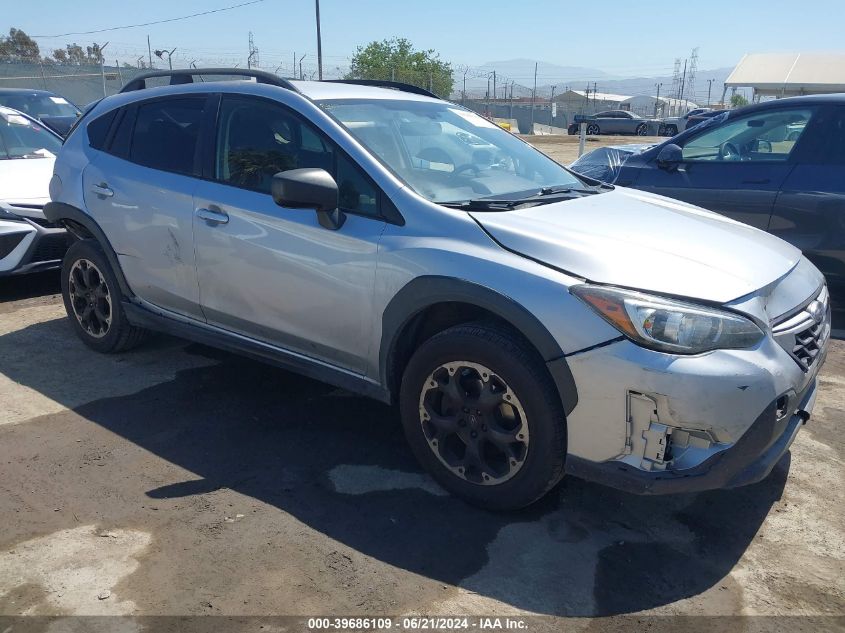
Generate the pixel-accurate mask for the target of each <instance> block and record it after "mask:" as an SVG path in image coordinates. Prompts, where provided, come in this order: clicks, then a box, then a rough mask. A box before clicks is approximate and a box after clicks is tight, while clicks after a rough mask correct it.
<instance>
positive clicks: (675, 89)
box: [669, 57, 681, 108]
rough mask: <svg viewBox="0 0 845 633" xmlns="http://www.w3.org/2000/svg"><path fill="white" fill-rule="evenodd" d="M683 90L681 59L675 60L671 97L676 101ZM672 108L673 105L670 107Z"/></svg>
mask: <svg viewBox="0 0 845 633" xmlns="http://www.w3.org/2000/svg"><path fill="white" fill-rule="evenodd" d="M680 90H681V58H680V57H676V58H675V70H674V72H673V73H672V90H670V91H669V97H670V98H672V99H676V98H677V97H678V93H679V92H680ZM670 108H671V105H670Z"/></svg>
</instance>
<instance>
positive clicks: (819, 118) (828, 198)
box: [573, 95, 845, 297]
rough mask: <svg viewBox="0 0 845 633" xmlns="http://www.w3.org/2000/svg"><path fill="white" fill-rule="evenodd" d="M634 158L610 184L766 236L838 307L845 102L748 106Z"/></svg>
mask: <svg viewBox="0 0 845 633" xmlns="http://www.w3.org/2000/svg"><path fill="white" fill-rule="evenodd" d="M641 149H642V151H639V152H637V151H632V153H631V154H630V155H629V156H628V157H627V158H626V159H625V161H624V163H623V164H622V165H621V166H620V167H619V168H618V169H617V170H616V177H615V179H610V182H613V183H615V184H617V185H623V186H626V187H634V188H636V189H641V190H643V191H648V192H651V193H657V194H661V195H665V196H669V197H672V198H676V199H678V200H683V201H685V202H688V203H691V204H695V205H699V206H701V207H704V208H706V209H710V210H711V211H716V212H718V213H720V214H722V215H726V216H728V217H730V218H732V219H734V220H739V221H740V222H743V223H745V224H749V225H751V226H754V227H756V228H759V229H762V230H766V231H769V232H770V233H772V234H774V235H776V236H778V237H780V238H782V239H784V240H786V241H788V242H790V243H791V244H793V245H794V246H796V247H798V248H800V249H801V250H802V251H803V252H804V254H805V255H806V256H807V257H808V258H809V259H810V261H812V262H813V263H814V264H815V265H816V266H817V267H818V268H819V269H821V271H822V272H823V273H824V275H825V277H827V281H828V284H830V285H831V292H832V293H833V294H834V295H835V296H837V297H845V224H844V222H845V220H844V219H843V218H845V95H813V96H802V97H791V98H787V99H778V100H774V101H768V102H764V103H760V104H755V105H750V106H746V107H744V108H741V109H738V110H731V111H728V112H724V113H722V114H721V115H717V116H715V117H713V118H711V119H709V120H707V121H706V122H704V123H702V124H701V125H699V126H697V127H695V128H691V129H689V130H687V131H685V132H682V133H681V134H680V135H678V136H676V137H675V138H673V139H670V140H667V141H666V142H664V143H662V144H660V145H656V146H652V147H647V146H643V147H642V148H641ZM629 150H631V147H630V146H629ZM573 168H574V169H576V171H577V170H578V169H579V167H578V166H576V165H574V164H573Z"/></svg>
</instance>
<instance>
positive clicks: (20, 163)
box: [0, 154, 56, 204]
mask: <svg viewBox="0 0 845 633" xmlns="http://www.w3.org/2000/svg"><path fill="white" fill-rule="evenodd" d="M55 161H56V158H55V156H53V155H52V154H51V155H50V156H49V157H47V158H12V159H4V160H0V201H2V202H8V203H10V204H15V203H22V204H45V203H47V202H49V201H50V192H49V187H50V179H51V178H52V177H53V163H54V162H55Z"/></svg>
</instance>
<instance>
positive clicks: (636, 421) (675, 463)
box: [625, 391, 716, 470]
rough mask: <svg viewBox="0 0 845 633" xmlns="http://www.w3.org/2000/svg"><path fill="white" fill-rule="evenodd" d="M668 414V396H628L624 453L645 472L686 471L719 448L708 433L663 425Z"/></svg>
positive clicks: (630, 392) (667, 419)
mask: <svg viewBox="0 0 845 633" xmlns="http://www.w3.org/2000/svg"><path fill="white" fill-rule="evenodd" d="M668 411H669V409H668V400H667V398H666V396H662V395H659V394H644V393H639V392H636V391H629V392H628V411H627V418H626V426H627V439H626V446H625V453H626V454H628V455H631V456H632V457H635V458H637V459H638V460H639V467H640V468H642V469H644V470H666V469H667V468H673V469H674V468H687V467H689V466H690V465H691V464H692V463H693V462H695V461H697V459H698V458H699V457H700V456H701V454H702V452H707V451H709V450H710V449H711V448H712V447H713V445H714V444H716V442H715V439H714V438H713V436H712V435H711V434H710V433H709V432H708V431H705V430H701V429H690V428H683V427H679V426H672V425H670V424H666V423H664V422H665V421H669V415H668Z"/></svg>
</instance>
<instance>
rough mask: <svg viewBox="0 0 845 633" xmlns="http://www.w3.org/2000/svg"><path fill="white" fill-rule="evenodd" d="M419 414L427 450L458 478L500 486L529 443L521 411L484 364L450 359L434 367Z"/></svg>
mask: <svg viewBox="0 0 845 633" xmlns="http://www.w3.org/2000/svg"><path fill="white" fill-rule="evenodd" d="M419 414H420V424H421V425H422V430H423V434H424V436H425V439H426V441H427V442H428V445H429V448H430V449H431V450H432V452H433V453H434V454H435V455H436V456H437V458H438V459H439V460H440V462H441V463H442V464H443V465H445V466H446V467H447V468H448V469H449V470H451V471H452V472H453V473H454V474H455V475H457V476H458V477H460V478H461V479H464V480H466V481H469V482H471V483H475V484H480V485H496V484H501V483H503V482H505V481H507V480H508V479H510V478H511V477H513V476H514V475H516V473H517V472H519V470H520V469H521V468H522V467H523V465H524V464H525V460H526V458H527V456H528V444H529V440H530V435H529V431H528V419H527V417H526V415H525V409H524V408H523V406H522V403H521V402H520V401H519V398H517V396H516V394H515V393H514V392H513V390H512V389H511V388H510V387H509V386H508V384H507V383H506V382H505V381H504V380H503V379H502V378H501V377H500V376H499V375H497V374H496V373H495V372H493V371H492V370H490V369H489V368H488V367H485V366H484V365H480V364H478V363H473V362H470V361H454V362H450V363H445V364H443V365H440V366H439V367H437V369H435V370H434V371H433V372H432V373H431V374H430V375H429V376H428V378H427V379H426V381H425V384H424V385H423V388H422V390H421V392H420V399H419Z"/></svg>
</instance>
